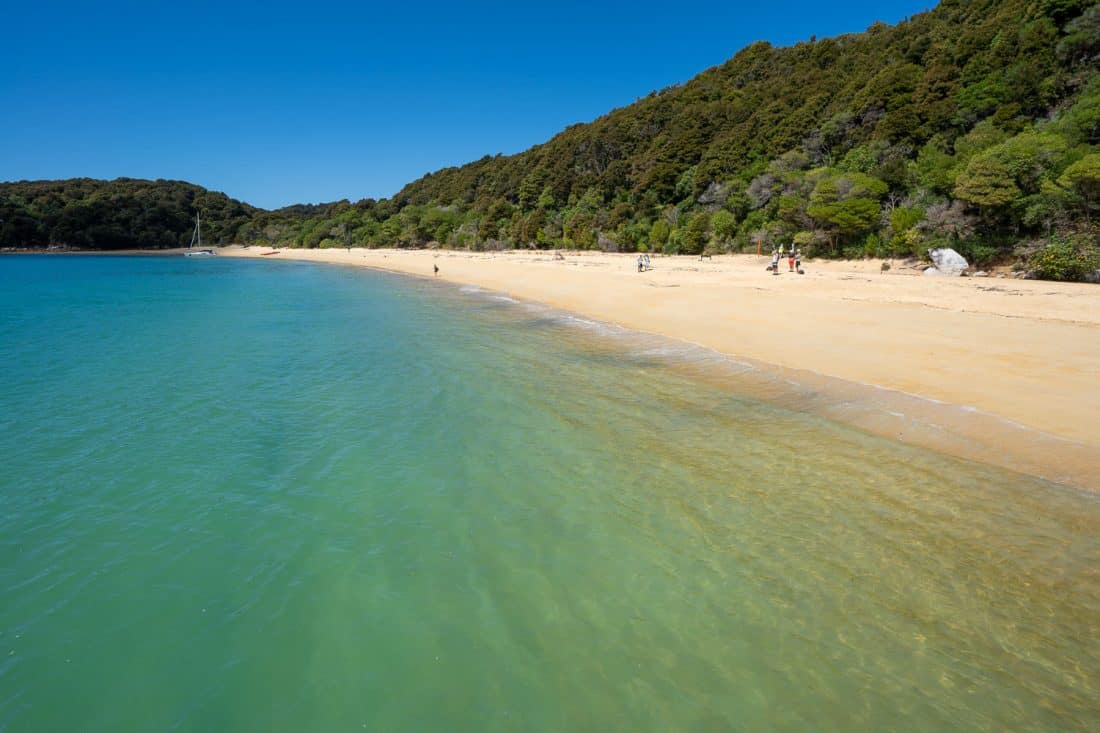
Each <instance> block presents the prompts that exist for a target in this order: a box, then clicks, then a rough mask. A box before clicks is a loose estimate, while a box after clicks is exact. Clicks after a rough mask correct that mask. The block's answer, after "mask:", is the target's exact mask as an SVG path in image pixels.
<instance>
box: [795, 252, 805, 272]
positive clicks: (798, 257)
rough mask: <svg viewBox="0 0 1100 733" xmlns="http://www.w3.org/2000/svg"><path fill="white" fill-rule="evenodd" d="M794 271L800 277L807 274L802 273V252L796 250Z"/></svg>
mask: <svg viewBox="0 0 1100 733" xmlns="http://www.w3.org/2000/svg"><path fill="white" fill-rule="evenodd" d="M794 271H795V272H797V273H798V274H799V275H802V274H805V273H803V272H802V250H800V249H799V250H795V253H794Z"/></svg>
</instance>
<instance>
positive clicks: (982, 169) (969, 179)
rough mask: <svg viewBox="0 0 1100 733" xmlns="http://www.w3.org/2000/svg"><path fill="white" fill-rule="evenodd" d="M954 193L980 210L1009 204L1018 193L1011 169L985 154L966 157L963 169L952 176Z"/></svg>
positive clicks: (1016, 197)
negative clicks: (967, 160) (953, 178)
mask: <svg viewBox="0 0 1100 733" xmlns="http://www.w3.org/2000/svg"><path fill="white" fill-rule="evenodd" d="M955 195H956V196H957V197H959V198H960V199H962V200H963V201H968V202H970V203H972V204H976V205H977V206H978V207H979V208H980V209H981V210H982V211H983V212H984V211H985V210H986V209H990V208H997V207H1001V206H1005V205H1006V204H1010V203H1012V202H1013V201H1015V200H1016V199H1018V198H1019V197H1020V189H1019V187H1017V186H1016V183H1015V181H1014V180H1013V178H1012V172H1011V171H1010V170H1009V169H1008V166H1006V165H1005V164H1004V163H1002V162H1000V161H999V160H997V159H996V158H994V157H992V156H989V155H980V156H976V157H974V158H971V159H970V162H969V163H967V165H966V170H964V171H963V172H962V173H960V174H959V177H958V178H956V179H955Z"/></svg>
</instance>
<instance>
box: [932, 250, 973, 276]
mask: <svg viewBox="0 0 1100 733" xmlns="http://www.w3.org/2000/svg"><path fill="white" fill-rule="evenodd" d="M928 256H929V257H931V258H932V264H933V265H935V267H936V269H937V270H939V274H941V275H951V276H953V277H957V276H959V275H961V274H963V273H964V272H965V271H966V270H967V268H969V267H970V264H969V263H968V262H967V261H966V259H965V258H963V256H962V255H961V254H959V253H958V252H956V251H955V250H953V249H950V248H949V247H943V248H942V249H930V250H928ZM925 274H928V271H927V270H925Z"/></svg>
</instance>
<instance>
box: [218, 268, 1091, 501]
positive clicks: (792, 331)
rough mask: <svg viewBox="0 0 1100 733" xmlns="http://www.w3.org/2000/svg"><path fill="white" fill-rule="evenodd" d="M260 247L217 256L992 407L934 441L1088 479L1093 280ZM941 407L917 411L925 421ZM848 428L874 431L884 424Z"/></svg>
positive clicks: (1057, 475)
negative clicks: (480, 301)
mask: <svg viewBox="0 0 1100 733" xmlns="http://www.w3.org/2000/svg"><path fill="white" fill-rule="evenodd" d="M271 251H272V250H270V249H268V248H258V247H251V248H247V249H246V248H242V247H229V248H225V249H224V250H223V251H222V253H223V254H224V255H230V256H244V257H260V256H264V257H265V259H268V258H270V259H275V258H279V259H297V260H307V261H312V262H327V263H335V264H343V265H358V266H366V267H373V268H379V269H385V270H390V271H394V272H400V273H407V274H413V275H420V276H429V277H430V276H433V275H432V273H433V265H438V266H439V274H438V277H439V278H441V279H444V280H448V281H453V282H459V283H464V284H470V285H476V286H478V287H482V288H486V289H490V290H495V291H500V292H503V293H507V294H509V295H511V296H512V297H516V298H520V299H524V300H530V301H537V302H541V303H545V304H548V305H551V306H554V307H556V308H561V309H563V310H568V311H571V312H574V313H578V314H581V315H584V316H587V317H590V318H593V319H597V320H601V321H605V322H611V323H615V324H618V325H620V326H624V327H626V328H630V329H635V330H640V331H646V332H649V333H656V334H660V335H663V336H668V337H671V338H675V339H679V340H684V341H689V342H692V343H695V344H699V345H701V346H705V347H707V348H710V349H713V350H715V351H718V352H721V353H723V354H729V355H733V356H737V357H743V358H749V359H752V360H754V361H756V362H762V363H764V364H765V365H769V364H770V365H776V366H777V367H780V368H784V369H787V370H804V371H806V372H809V373H812V378H813V379H818V381H819V382H827V381H830V378H835V380H842V381H843V382H853V383H858V384H862V385H875V386H877V387H885V388H888V389H889V390H897V391H899V392H900V393H905V394H899V395H898V399H905V398H906V396H907V395H909V396H912V395H917V396H920V397H923V398H930V399H931V400H935V401H938V402H942V403H947V404H948V405H954V406H961V407H965V408H966V409H967V411H970V412H976V413H978V414H981V415H983V416H990V417H991V418H1000V419H999V420H998V419H987V420H984V421H983V420H977V419H975V420H971V421H970V422H971V423H973V424H972V425H969V427H968V426H967V425H966V424H965V422H966V421H958V425H956V426H953V427H952V428H951V429H952V430H955V431H956V433H957V434H958V435H960V436H962V437H969V438H974V439H975V440H976V442H977V443H978V444H980V446H981V448H980V449H975V448H974V446H970V447H968V448H965V449H964V448H960V449H958V450H952V449H951V446H943V445H939V446H935V447H938V448H940V449H943V448H947V452H951V453H954V454H956V455H961V456H963V457H968V458H976V459H979V460H984V461H987V462H992V463H996V464H998V465H1002V466H1006V467H1009V468H1013V469H1015V470H1022V471H1025V472H1029V473H1035V474H1037V475H1042V476H1044V477H1046V478H1051V479H1053V480H1057V481H1062V482H1066V483H1072V484H1075V485H1078V486H1084V487H1087V488H1091V489H1100V288H1098V287H1096V286H1093V285H1085V284H1076V283H1052V282H1039V281H1021V280H1016V279H1010V278H997V277H991V278H932V277H924V276H922V275H920V274H919V273H918V271H916V270H912V269H906V268H904V267H903V266H902V264H901V263H897V262H895V263H894V266H893V267H892V268H891V270H890V271H888V272H886V273H884V274H883V273H880V272H879V268H880V262H879V261H877V260H876V261H867V262H821V261H814V262H807V263H806V265H805V269H806V271H807V272H806V274H805V275H801V276H800V275H797V274H791V273H788V272H786V265H785V263H784V264H783V270H784V271H783V273H782V274H781V275H780V276H778V277H776V276H772V275H770V274H769V273H767V272H765V269H764V268H765V266H766V265H767V259H766V258H757V257H755V256H752V255H732V256H720V257H715V258H714V259H713V260H702V261H701V260H699V259H697V258H691V257H657V258H654V260H653V270H651V271H650V272H646V273H638V272H636V270H635V264H634V263H635V257H634V256H632V255H628V254H599V253H563V258H559V257H558V256H555V254H554V253H550V252H505V253H471V252H453V251H424V250H417V251H404V250H358V249H353V250H352V251H350V252H348V251H347V250H282V251H280V252H279V254H276V255H269V256H268V255H265V254H264V253H267V252H271ZM819 378H820V379H819ZM835 386H836V384H835V383H834V387H835ZM841 389H843V388H842V387H841ZM930 404H931V406H932V407H934V405H935V404H936V403H930ZM941 418H942V416H939V417H937V416H936V415H930V416H929V420H930V421H932V422H933V423H934V422H935V421H937V420H940V421H941V422H942V419H941ZM854 422H855V423H856V424H857V425H858V424H860V423H859V421H858V420H855V421H854ZM872 422H873V421H872ZM860 426H861V427H867V428H868V429H871V430H873V431H875V432H880V433H883V434H890V433H892V432H893V431H894V429H895V426H881V427H876V425H874V424H863V425H860ZM1021 428H1027V429H1021ZM968 431H969V432H971V433H973V434H972V435H969V436H967V432H968ZM979 433H980V434H979ZM914 442H918V443H921V442H922V440H920V439H917V440H914ZM935 442H936V441H935V440H934V439H932V438H930V437H928V436H926V438H925V439H923V443H925V444H932V445H935ZM999 455H1000V456H1001V457H1000V458H999V457H998V456H999Z"/></svg>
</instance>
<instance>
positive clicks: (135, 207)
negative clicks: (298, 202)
mask: <svg viewBox="0 0 1100 733" xmlns="http://www.w3.org/2000/svg"><path fill="white" fill-rule="evenodd" d="M196 211H201V212H202V215H203V219H204V224H203V241H204V242H205V243H209V244H228V243H231V242H233V241H235V239H236V237H237V232H238V231H239V230H240V229H241V228H242V227H243V226H244V225H246V224H247V223H248V222H249V221H250V219H251V218H252V217H253V216H255V215H256V214H257V213H258V212H259V209H257V208H255V207H253V206H249V205H248V204H244V203H241V202H240V201H236V200H234V199H231V198H229V197H228V196H226V195H225V194H223V193H217V192H214V191H207V190H206V189H204V188H202V187H201V186H196V185H193V184H190V183H184V182H183V181H143V180H138V179H133V178H118V179H116V180H113V181H96V180H92V179H90V178H74V179H69V180H65V181H21V182H19V183H0V246H9V247H37V248H42V247H72V248H78V249H129V248H137V247H144V248H152V249H157V248H162V247H185V246H187V244H188V243H189V242H190V240H191V233H192V232H193V231H194V228H195V212H196Z"/></svg>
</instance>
